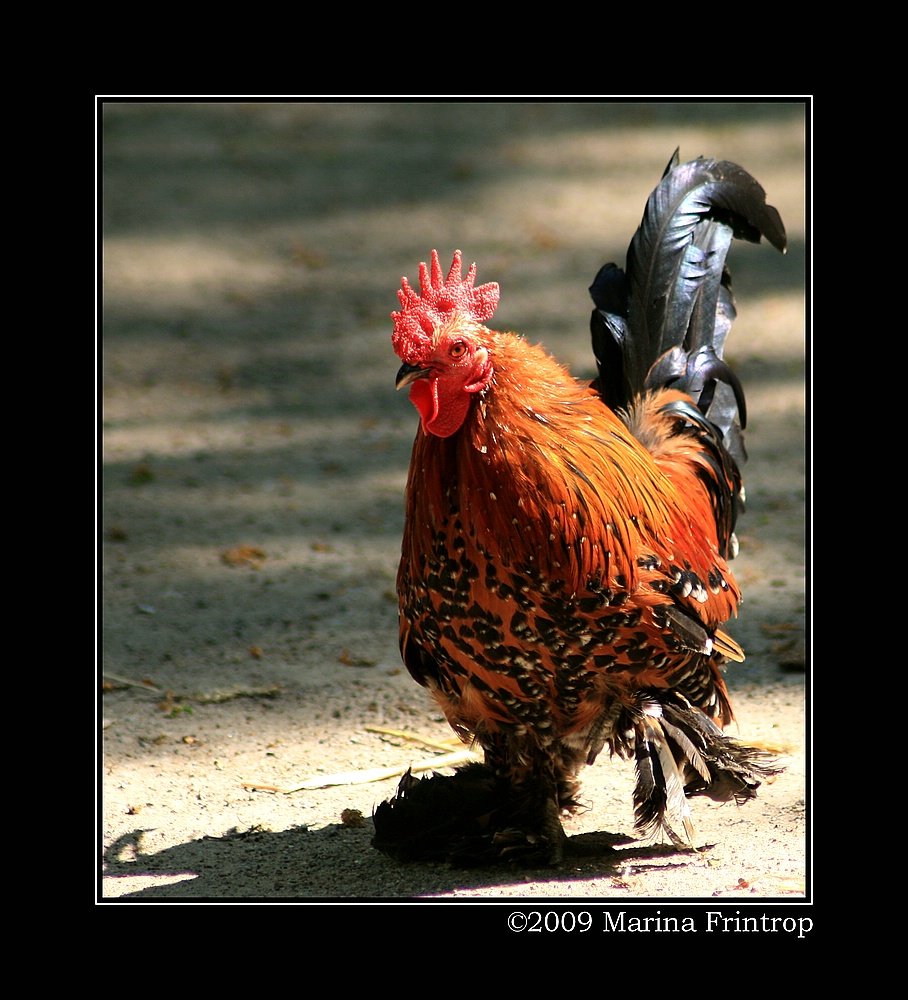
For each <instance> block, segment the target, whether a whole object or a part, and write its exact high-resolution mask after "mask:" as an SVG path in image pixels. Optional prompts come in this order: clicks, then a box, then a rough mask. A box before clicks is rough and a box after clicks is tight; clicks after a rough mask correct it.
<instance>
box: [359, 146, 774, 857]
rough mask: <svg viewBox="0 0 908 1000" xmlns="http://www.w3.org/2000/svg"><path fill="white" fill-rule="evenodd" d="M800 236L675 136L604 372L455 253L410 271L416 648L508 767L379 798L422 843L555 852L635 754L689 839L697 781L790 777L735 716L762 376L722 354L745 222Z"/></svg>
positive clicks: (420, 672) (457, 714)
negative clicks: (598, 771)
mask: <svg viewBox="0 0 908 1000" xmlns="http://www.w3.org/2000/svg"><path fill="white" fill-rule="evenodd" d="M735 237H737V238H741V239H744V240H748V241H750V242H753V243H759V242H760V240H761V238H765V239H766V240H767V241H768V242H769V243H771V244H772V245H773V246H774V247H776V248H777V249H778V250H780V251H781V252H783V253H784V251H785V248H786V235H785V229H784V226H783V224H782V220H781V218H780V217H779V214H778V212H777V211H776V209H775V208H773V207H772V206H771V205H768V204H767V203H766V195H765V192H764V190H763V188H762V187H761V186H760V185H759V184H758V183H757V181H756V180H754V178H753V177H751V176H750V174H748V173H747V172H746V171H745V170H744V169H742V168H741V167H739V166H737V165H736V164H734V163H729V162H723V161H715V160H711V159H704V158H702V157H701V158H698V159H695V160H692V161H690V162H687V163H680V162H679V159H678V153H677V151H676V152H675V154H674V155H673V157H672V159H671V160H670V162H669V164H668V167H667V168H666V170H665V173H664V175H663V177H662V180H661V182H660V183H659V185H658V186H657V187H656V189H655V190H654V191H653V193H652V194H651V196H650V198H649V199H648V201H647V204H646V209H645V212H644V215H643V219H642V221H641V223H640V226H639V228H638V230H637V232H636V234H635V236H634V238H633V240H632V242H631V244H630V246H629V248H628V253H627V263H626V268H625V269H624V270H622V269H621V268H619V267H617V266H616V265H614V264H606V265H605V266H604V267H603V268H602V269H601V270H600V271H599V273H598V274H597V275H596V277H595V280H594V281H593V284H592V286H591V287H590V294H591V296H592V299H593V303H594V306H595V308H594V309H593V313H592V319H591V331H592V343H593V352H594V354H595V358H596V363H597V368H598V377H597V378H596V380H595V381H593V382H592V383H589V382H581V381H577V380H575V379H574V378H573V377H572V376H571V375H570V374H569V372H568V371H567V370H566V369H565V368H564V367H563V366H562V365H560V364H559V363H558V362H557V361H556V360H554V359H553V358H552V357H551V356H549V355H548V354H547V353H546V352H545V350H544V349H543V348H542V347H538V346H532V345H531V344H529V343H528V342H527V341H525V340H523V339H521V338H520V337H519V336H518V335H516V334H514V333H508V332H498V331H496V330H494V329H491V328H490V327H489V326H487V325H486V323H487V322H488V320H489V319H490V318H491V316H492V314H493V312H494V310H495V308H496V306H497V304H498V299H499V287H498V285H497V284H495V283H487V284H482V285H476V283H475V280H476V275H477V269H476V265H475V264H473V265H472V266H471V267H470V268H469V270H468V271H467V273H466V275H464V273H463V263H462V254H461V252H460V251H459V250H458V251H456V252H455V253H454V257H453V262H452V264H451V266H450V269H449V270H448V271H447V274H445V272H444V270H443V268H442V266H441V262H440V260H439V256H438V253H437V252H436V251H434V250H433V251H432V254H431V261H430V263H429V264H428V265H427V264H425V263H423V264H421V265H420V269H419V284H420V291H419V292H417V291H416V290H415V289H414V288H413V287H412V286H411V285H410V284H409V282H408V280H407V278H403V279H402V282H401V289H400V291H399V292H398V298H399V301H400V310H399V311H395V312H393V313H392V314H391V316H392V319H393V324H394V326H393V335H392V345H393V348H394V351H395V353H396V354H397V356H398V358H399V359H400V360H401V362H402V365H401V367H400V370H399V371H398V373H397V380H396V384H397V387H398V389H400V388H404V387H409V395H410V400H411V401H412V403H413V405H414V406H415V407H416V409H417V411H418V413H419V420H420V425H419V428H418V429H417V432H416V439H415V442H414V444H413V451H412V457H411V462H410V470H409V477H408V481H407V487H406V519H405V528H404V537H403V543H402V548H401V560H400V567H399V571H398V579H397V589H398V595H399V625H400V650H401V655H402V658H403V661H404V663H405V665H406V667H407V669H408V670H409V672H410V674H411V675H412V676H413V678H414V679H415V680H416V681H418V682H419V683H420V684H422V685H424V686H425V687H427V688H428V689H429V690H430V691H431V693H432V695H433V696H434V697H435V699H437V701H438V704H439V705H440V706H441V709H442V711H443V712H444V715H445V717H446V719H447V721H448V722H449V724H450V725H451V727H452V728H453V729H454V731H455V732H456V733H457V734H458V735H459V736H460V737H461V738H462V739H463V740H464V741H465V742H468V743H470V744H472V745H473V746H476V747H478V748H481V750H482V752H483V756H484V761H485V763H484V764H471V765H468V766H466V767H465V768H463V769H461V770H460V771H458V772H456V773H455V775H454V776H453V777H442V776H440V775H435V776H433V777H430V778H426V779H417V778H414V777H412V776H411V775H409V774H407V775H406V776H405V777H404V779H403V780H402V781H401V783H400V786H399V788H398V791H397V794H396V795H395V797H393V798H392V799H391V800H389V801H387V802H384V803H382V804H381V805H379V807H378V808H377V809H376V811H375V813H374V817H373V819H374V825H375V831H376V832H375V838H374V840H373V843H374V845H375V846H376V847H377V848H378V849H380V850H382V851H384V852H386V853H388V854H391V855H393V856H395V857H397V858H400V859H417V858H421V859H430V858H432V859H448V860H451V861H454V862H456V863H462V864H485V863H491V862H495V861H499V860H515V861H519V862H524V863H527V864H530V863H539V864H557V863H558V862H559V861H560V860H561V859H562V857H563V855H564V850H565V844H566V840H567V838H566V835H565V833H564V829H563V826H562V819H563V818H564V817H565V816H566V815H569V814H570V813H571V812H572V811H574V810H576V809H577V808H578V805H579V781H578V774H579V772H580V770H581V768H582V767H583V766H584V765H589V764H592V763H593V762H594V761H595V760H596V758H597V756H598V755H599V754H600V752H601V751H602V750H603V749H604V748H607V749H608V752H609V754H610V755H612V756H615V757H618V758H623V759H628V760H633V761H634V762H635V768H636V784H635V789H634V817H635V825H636V832H637V833H638V835H640V836H647V837H652V836H656V835H659V834H660V833H661V834H662V835H664V836H667V837H668V838H670V839H671V841H672V842H673V843H674V844H676V845H677V846H684V845H691V844H693V840H694V835H695V834H694V827H693V822H692V819H691V811H690V806H689V803H688V798H689V797H690V796H694V795H706V796H709V797H710V798H712V799H714V800H717V801H729V800H732V799H734V800H736V801H737V802H743V801H745V800H748V799H751V798H753V797H754V796H755V794H756V790H757V788H758V787H759V785H760V784H761V781H762V780H763V779H765V778H767V777H769V776H772V775H774V774H777V773H779V771H780V768H779V767H778V766H777V765H776V763H775V761H774V760H773V759H772V757H771V756H770V755H768V754H767V753H765V752H764V751H762V750H759V749H757V748H755V747H751V746H746V745H744V744H742V743H740V742H738V741H736V740H734V739H732V738H730V737H728V736H726V735H725V734H724V732H723V729H724V727H726V726H727V725H728V723H729V722H730V721H731V720H732V718H733V716H732V707H731V704H730V701H729V695H728V691H727V688H726V685H725V681H724V679H723V671H724V669H725V667H726V665H727V663H728V661H729V660H732V661H739V660H743V658H744V654H743V652H742V650H741V647H740V646H739V645H738V643H737V642H735V640H734V639H733V638H732V637H731V636H729V635H728V634H726V633H725V632H724V631H722V626H723V624H724V623H725V622H727V621H728V619H729V618H731V617H732V616H734V615H736V613H737V609H738V606H739V603H740V601H741V593H740V590H739V586H738V584H737V583H736V581H735V579H734V577H733V575H732V573H731V571H730V569H729V565H728V561H729V560H730V559H731V558H733V556H734V555H735V553H736V548H737V543H736V540H735V535H734V529H735V522H736V518H737V515H738V513H739V511H740V510H741V508H742V501H743V489H742V482H741V474H740V467H741V465H742V463H743V461H744V458H745V452H744V446H743V439H742V433H741V432H742V428H743V427H744V424H745V406H744V395H743V391H742V388H741V385H740V383H739V381H738V379H737V377H736V376H735V374H734V373H733V372H732V371H731V369H730V368H729V367H728V365H727V363H726V362H725V361H724V360H723V348H724V343H725V338H726V335H727V333H728V330H729V327H730V326H731V323H732V320H733V319H734V316H735V307H734V301H733V298H732V293H731V282H730V279H729V275H728V271H727V270H726V267H725V259H726V254H727V252H728V249H729V246H730V244H731V242H732V239H733V238H735Z"/></svg>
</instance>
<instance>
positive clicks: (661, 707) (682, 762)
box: [633, 692, 783, 847]
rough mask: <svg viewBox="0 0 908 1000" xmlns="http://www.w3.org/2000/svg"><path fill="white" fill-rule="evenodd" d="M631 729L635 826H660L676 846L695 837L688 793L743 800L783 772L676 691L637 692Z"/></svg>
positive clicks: (649, 831)
mask: <svg viewBox="0 0 908 1000" xmlns="http://www.w3.org/2000/svg"><path fill="white" fill-rule="evenodd" d="M633 729H634V757H635V761H636V767H637V783H636V787H635V789H634V816H635V820H636V826H637V830H638V832H640V833H641V834H643V835H644V836H652V835H654V834H656V833H658V832H659V831H660V830H662V831H664V832H665V833H666V834H667V835H668V836H669V837H670V838H671V840H672V843H673V844H675V845H676V846H678V847H681V846H693V844H694V840H695V832H694V827H693V823H692V822H691V819H690V807H689V806H688V803H687V799H688V798H689V797H690V796H692V795H706V796H708V797H709V798H711V799H713V800H714V801H716V802H728V801H730V800H731V799H734V800H735V801H736V802H739V803H740V802H745V801H747V800H748V799H752V798H755V797H756V794H757V789H758V788H759V787H760V784H761V782H762V780H763V779H766V778H769V777H772V776H773V775H776V774H780V773H781V772H782V770H783V768H782V767H781V766H780V765H778V764H777V763H776V761H775V760H774V759H773V757H772V756H771V755H770V754H768V753H766V752H765V751H763V750H759V749H757V748H756V747H750V746H747V745H745V744H743V743H739V742H738V741H737V740H734V739H731V738H730V737H728V736H726V735H725V734H724V733H723V732H722V730H721V729H720V728H719V727H718V726H717V725H716V724H715V723H714V722H713V721H712V720H711V719H709V718H708V717H707V716H706V715H705V714H704V713H703V712H702V711H700V709H698V708H696V707H695V706H693V705H692V704H691V703H690V702H689V701H687V699H686V698H684V696H683V695H681V694H680V693H679V692H649V693H647V694H645V695H644V696H642V697H641V699H640V706H639V712H638V713H637V718H636V720H635V722H634V727H633ZM678 823H680V824H681V826H683V828H684V832H685V834H686V835H687V836H686V838H684V837H681V836H680V834H679V832H678V830H677V829H676V826H677V824H678Z"/></svg>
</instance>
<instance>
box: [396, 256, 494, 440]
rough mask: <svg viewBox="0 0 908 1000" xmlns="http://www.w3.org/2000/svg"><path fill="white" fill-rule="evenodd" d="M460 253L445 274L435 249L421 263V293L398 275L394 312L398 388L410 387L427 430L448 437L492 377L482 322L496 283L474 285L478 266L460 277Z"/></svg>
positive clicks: (489, 311) (491, 304)
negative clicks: (396, 309)
mask: <svg viewBox="0 0 908 1000" xmlns="http://www.w3.org/2000/svg"><path fill="white" fill-rule="evenodd" d="M461 264H462V254H461V252H460V251H459V250H456V251H455V252H454V260H453V261H452V263H451V268H450V270H449V271H448V275H447V277H443V272H442V269H441V263H440V262H439V260H438V251H437V250H433V251H432V264H431V270H430V269H429V267H428V266H427V265H426V264H425V263H422V264H420V265H419V288H420V294H417V292H416V291H415V290H414V289H413V288H412V287H411V285H410V283H409V282H408V281H407V279H406V278H401V288H400V291H398V293H397V297H398V299H400V305H401V309H400V312H392V313H391V318H392V319H393V320H394V332H393V334H392V335H391V343H392V345H393V347H394V352H395V354H397V356H398V357H399V358H400V359H401V361H403V364H402V365H401V368H400V371H399V372H398V373H397V388H398V389H402V388H403V387H404V386H405V385H408V386H410V400H411V402H412V403H413V405H414V406H415V407H416V409H417V410H418V411H419V416H420V419H421V421H422V428H423V430H424V431H425V432H426V433H427V434H434V435H436V436H437V437H450V435H451V434H453V433H455V431H457V430H459V428H460V426H461V425H462V424H463V422H464V420H465V419H466V416H467V412H468V411H469V408H470V402H471V400H472V399H473V397H474V395H475V394H476V393H477V392H481V391H482V390H483V389H485V387H486V386H487V385H488V384H489V382H490V381H491V378H492V359H491V355H490V349H489V348H490V341H491V338H490V331H489V330H488V329H487V328H486V327H485V326H483V322H484V321H485V320H487V319H489V318H490V317H491V316H492V314H493V313H494V312H495V307H496V306H497V305H498V294H499V293H498V285H497V284H496V283H495V282H489V283H488V284H485V285H480V286H479V287H474V284H473V283H474V281H475V280H476V265H475V264H472V265H471V266H470V270H469V271H468V272H467V276H466V277H465V278H464V277H462V276H461Z"/></svg>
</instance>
